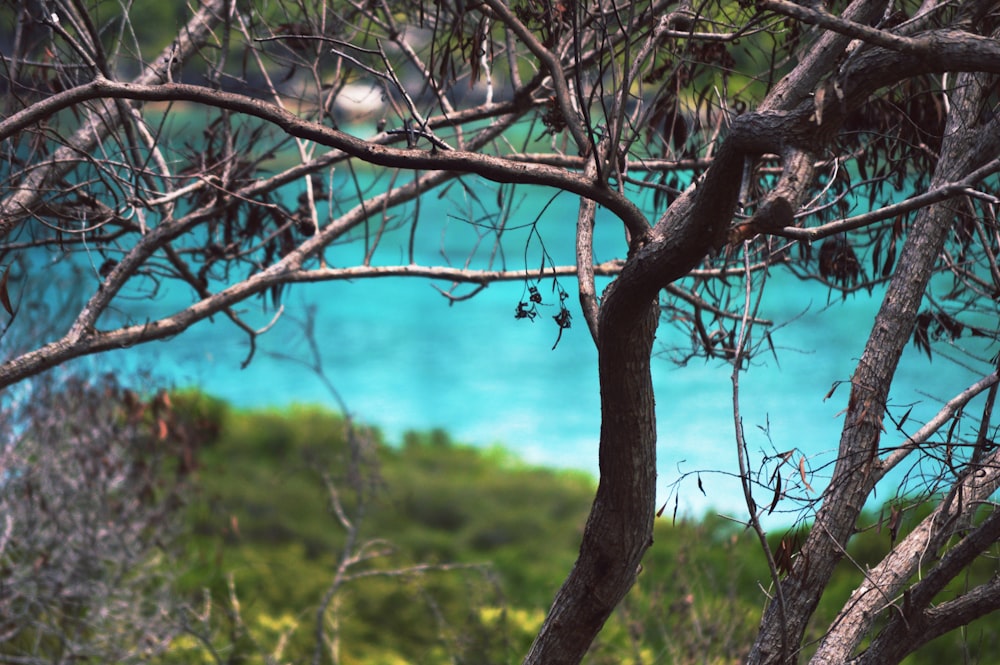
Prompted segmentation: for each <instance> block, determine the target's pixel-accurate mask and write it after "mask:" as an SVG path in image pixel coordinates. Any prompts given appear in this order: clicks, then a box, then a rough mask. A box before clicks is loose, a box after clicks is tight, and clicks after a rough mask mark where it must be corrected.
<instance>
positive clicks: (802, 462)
mask: <svg viewBox="0 0 1000 665" xmlns="http://www.w3.org/2000/svg"><path fill="white" fill-rule="evenodd" d="M799 477H800V478H802V484H803V485H805V486H806V489H807V490H809V491H810V492H812V491H813V488H812V485H810V484H809V481H808V480H806V456H805V455H803V456H802V457H800V458H799Z"/></svg>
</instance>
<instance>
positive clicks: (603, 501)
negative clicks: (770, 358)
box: [524, 271, 659, 665]
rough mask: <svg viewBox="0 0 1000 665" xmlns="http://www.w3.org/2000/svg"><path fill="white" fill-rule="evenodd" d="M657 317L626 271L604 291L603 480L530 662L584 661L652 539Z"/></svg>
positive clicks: (650, 297)
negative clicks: (653, 371)
mask: <svg viewBox="0 0 1000 665" xmlns="http://www.w3.org/2000/svg"><path fill="white" fill-rule="evenodd" d="M632 272H635V271H632ZM628 282H629V280H628V278H627V277H626V278H625V283H626V284H627V283H628ZM658 319H659V307H658V306H657V302H656V299H655V294H654V293H648V292H647V293H646V294H645V295H644V296H641V297H639V298H636V293H635V291H633V290H631V289H629V288H628V287H627V286H623V283H622V278H619V281H617V282H616V283H615V284H613V285H612V286H611V287H609V289H608V291H607V292H606V293H605V298H604V303H603V306H602V308H601V313H600V325H599V335H598V344H597V347H598V358H599V360H598V362H599V368H600V383H601V442H600V471H601V480H600V484H599V486H598V488H597V496H596V498H595V499H594V504H593V507H592V509H591V513H590V517H589V519H588V520H587V526H586V529H585V530H584V534H583V542H582V544H581V545H580V556H579V559H578V560H577V562H576V565H575V566H574V567H573V570H572V571H571V572H570V574H569V577H567V579H566V582H565V583H563V586H562V588H561V589H560V590H559V592H558V593H557V594H556V597H555V600H554V601H553V604H552V608H551V610H550V611H549V614H548V616H547V617H546V619H545V623H544V624H543V626H542V629H541V631H540V632H539V634H538V636H537V637H536V638H535V642H534V644H532V647H531V650H530V651H529V652H528V655H527V657H526V658H525V660H524V662H525V663H526V665H527V664H532V665H541V664H544V665H569V664H575V663H579V662H580V660H581V659H582V658H583V656H584V655H585V654H586V652H587V649H588V648H589V647H590V644H591V643H592V642H593V640H594V638H595V637H596V636H597V633H598V632H599V631H600V629H601V627H602V626H603V625H604V622H605V621H606V620H607V618H608V616H610V614H611V612H612V611H613V610H614V608H615V607H616V606H617V605H618V603H619V602H620V601H621V599H622V598H623V597H624V596H625V594H626V593H627V592H628V590H629V589H630V588H631V587H632V585H633V584H634V583H635V578H636V575H637V573H638V571H639V563H640V561H641V560H642V556H643V554H644V553H645V552H646V550H647V549H648V548H649V546H650V545H651V544H652V542H653V518H654V510H655V502H656V413H655V409H654V402H653V383H652V376H651V374H650V357H651V353H652V348H653V338H654V336H655V334H656V325H657V321H658Z"/></svg>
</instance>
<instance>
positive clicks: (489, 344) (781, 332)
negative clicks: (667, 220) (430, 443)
mask: <svg viewBox="0 0 1000 665" xmlns="http://www.w3.org/2000/svg"><path fill="white" fill-rule="evenodd" d="M484 195H486V196H489V195H490V194H489V193H488V191H487V193H486V194H484ZM550 198H551V193H548V192H542V193H537V192H536V193H534V194H531V195H529V196H528V197H527V198H524V199H519V200H518V201H519V203H518V204H517V208H516V211H515V212H514V213H513V215H512V217H511V219H512V220H515V221H516V222H517V223H519V224H530V223H531V222H532V221H533V220H534V219H535V218H536V217H538V216H539V214H540V212H541V210H542V208H543V207H545V206H546V204H548V203H550ZM467 203H468V200H467V197H465V196H463V195H462V194H461V192H458V193H457V194H456V193H455V191H450V192H449V194H448V195H446V196H444V197H441V198H434V197H429V198H428V199H426V200H425V201H424V202H422V204H421V206H422V207H421V210H420V220H421V222H420V223H421V229H422V230H423V231H425V232H426V233H425V234H424V235H423V236H422V238H423V239H422V242H423V244H422V245H420V246H418V247H417V251H418V254H417V257H416V258H417V262H418V263H422V264H437V265H440V264H441V263H442V261H443V259H442V255H441V252H440V250H441V237H442V235H441V232H440V223H439V222H440V220H442V219H449V220H450V221H449V226H450V229H449V233H448V234H447V235H445V236H444V237H446V238H448V239H449V243H450V244H451V245H454V246H452V247H451V249H452V250H453V251H450V252H449V258H450V260H451V261H453V262H457V263H461V261H462V260H463V259H464V255H463V254H462V253H461V252H460V251H458V249H457V246H458V245H462V244H465V243H466V242H467V241H468V239H469V238H471V237H472V235H473V234H472V233H471V229H470V228H469V227H468V226H467V225H465V224H464V222H462V221H461V220H462V217H463V215H464V210H463V209H462V206H463V205H466V204H467ZM575 214H576V204H575V203H574V201H573V199H572V198H571V197H569V196H562V197H557V198H556V199H555V200H554V201H552V202H551V205H549V206H548V208H547V209H546V211H545V214H544V215H542V216H541V217H540V222H539V226H538V229H539V231H540V235H541V238H542V240H543V241H544V242H545V248H546V250H547V251H548V252H549V253H550V254H551V255H552V258H553V259H554V260H555V261H556V262H557V263H563V264H565V263H570V262H572V256H573V246H572V234H573V225H574V223H575ZM511 223H512V224H513V223H514V222H513V221H512V222H511ZM619 229H620V227H619V225H618V224H617V223H616V222H615V221H614V220H613V219H612V218H610V217H607V216H602V217H599V223H598V250H597V253H598V257H597V258H598V260H605V259H608V258H612V257H613V256H615V255H620V252H621V249H622V245H623V242H622V240H621V237H620V230H619ZM528 230H529V229H522V230H521V231H519V232H518V233H515V234H513V235H512V237H511V238H510V239H509V240H507V241H505V244H504V248H505V250H506V252H507V254H506V255H505V258H506V265H507V266H508V267H509V268H514V269H519V268H524V267H525V265H527V266H528V267H530V268H537V266H538V265H539V262H540V253H539V252H540V244H539V241H538V236H534V235H529V234H528ZM463 234H464V240H463V239H462V238H463ZM456 236H457V237H458V239H455V238H456ZM406 242H407V237H406V234H405V233H397V234H395V235H391V236H390V237H389V238H388V239H387V240H386V241H384V246H383V248H382V252H381V253H380V254H379V255H377V256H381V257H385V258H384V260H383V261H384V262H387V263H388V262H394V261H399V260H400V258H399V257H400V256H404V255H405V246H406ZM526 243H527V245H528V248H529V249H528V251H527V253H526V252H525V244H526ZM361 253H362V250H361V249H359V248H358V247H357V246H353V245H343V246H339V247H334V248H332V249H330V250H329V251H328V252H327V254H326V258H327V261H328V262H329V264H330V265H333V266H344V265H352V264H355V263H356V262H357V261H358V260H359V257H360V255H361ZM526 256H527V258H526ZM376 262H379V259H378V258H377V259H376ZM561 284H562V285H563V287H564V288H565V289H566V290H567V291H570V292H571V293H573V294H574V295H573V297H571V298H569V299H568V301H567V303H568V305H569V306H570V308H571V311H572V314H573V326H572V328H570V329H568V330H566V331H565V332H564V333H563V335H562V339H561V341H560V342H559V344H558V346H556V348H555V349H553V348H552V346H553V343H554V342H555V340H556V336H557V333H558V328H557V326H556V325H555V323H554V322H553V320H552V318H551V315H554V314H555V313H556V312H557V311H558V309H557V307H556V306H555V305H554V304H552V303H555V302H557V299H556V297H555V296H554V294H553V293H552V292H551V281H550V280H546V281H543V282H542V283H541V284H540V293H541V294H542V295H543V296H544V298H545V301H546V303H547V304H546V305H545V306H543V307H542V311H543V315H542V316H540V317H539V318H538V319H537V320H535V321H528V320H515V319H514V316H513V315H514V311H515V307H516V306H517V303H518V302H519V301H521V300H522V299H525V298H526V295H525V291H524V289H525V287H524V285H523V284H520V283H507V284H494V285H492V286H490V287H489V288H487V289H485V290H484V291H483V292H482V293H479V294H478V295H477V296H476V297H474V298H472V299H471V300H468V301H464V302H459V303H455V304H453V305H450V304H449V302H448V300H447V299H445V298H444V297H442V296H441V295H440V294H439V293H438V292H437V291H436V290H435V289H434V288H433V287H432V286H431V284H430V283H428V282H427V281H425V280H420V279H398V278H397V279H372V280H368V281H359V282H356V283H344V282H338V283H327V284H319V285H307V286H296V287H294V288H293V289H291V290H290V291H289V292H287V293H286V294H285V296H284V300H283V302H284V305H285V308H284V312H283V315H282V316H281V317H280V318H279V319H278V320H277V322H276V323H275V324H274V326H273V327H272V328H271V329H270V331H269V332H268V333H267V334H266V335H264V336H263V337H262V338H261V339H260V343H259V348H258V351H257V353H256V355H255V356H254V358H253V361H252V363H251V364H250V365H249V367H247V368H246V369H241V368H240V365H241V363H242V361H243V359H244V358H245V357H246V354H247V348H248V347H247V343H246V339H245V336H244V335H243V334H242V333H241V332H240V331H239V330H238V329H236V327H235V326H233V325H232V324H231V323H229V322H228V321H227V320H226V319H225V318H224V317H217V318H216V320H215V321H214V322H207V323H203V324H200V325H198V326H196V327H194V328H193V329H192V330H190V331H188V332H186V333H184V334H183V335H180V336H178V337H176V338H174V339H171V340H169V341H166V342H157V343H153V344H148V345H145V346H143V347H141V348H136V349H128V350H124V351H120V352H115V353H114V354H110V355H108V356H106V360H104V361H102V363H108V364H110V365H111V366H113V367H116V368H121V367H152V368H153V369H154V371H155V373H156V374H157V375H158V376H161V377H163V378H164V379H165V380H167V381H168V382H170V383H172V384H174V385H175V386H199V387H201V388H202V389H204V390H205V391H207V392H209V393H211V394H213V395H216V396H218V397H221V398H224V399H226V400H229V401H230V402H232V403H233V404H234V405H237V406H239V407H265V406H268V407H270V406H275V407H282V406H286V405H290V404H294V403H318V404H324V405H329V406H331V407H334V408H335V407H336V401H335V400H334V399H333V396H332V395H331V394H330V392H329V391H328V390H327V388H326V387H324V384H323V382H322V381H321V380H320V377H319V376H317V374H316V373H315V372H313V371H311V370H309V369H307V368H305V367H303V366H300V365H297V364H295V363H292V362H289V361H288V360H287V359H284V358H279V357H275V355H273V354H274V353H280V354H284V355H294V356H296V357H300V358H302V359H304V360H309V359H310V357H309V354H308V350H307V348H306V346H305V345H304V344H303V343H302V337H303V335H302V327H301V323H300V322H301V319H302V318H303V317H304V316H305V314H306V311H307V309H308V307H309V305H310V304H314V305H315V306H316V312H317V322H316V328H315V329H316V338H317V341H318V343H319V347H320V349H321V354H322V361H323V372H324V373H325V376H326V378H328V379H329V380H330V381H331V382H332V383H333V384H334V385H335V387H336V389H337V391H339V393H340V395H341V396H342V397H343V399H344V401H345V402H346V405H347V407H348V408H349V409H350V410H351V412H353V414H354V415H355V416H357V417H358V418H360V419H362V420H364V421H367V422H369V423H373V424H376V425H377V426H379V427H380V428H381V429H382V430H383V431H384V432H385V434H386V436H387V438H388V440H389V441H398V440H399V438H400V435H401V433H402V432H404V431H405V430H407V429H427V428H432V427H441V428H444V429H446V430H447V431H448V432H450V433H451V434H452V435H453V437H454V438H456V439H457V440H459V441H462V442H468V443H473V444H476V445H483V446H486V445H491V444H501V445H503V446H505V447H507V448H509V449H510V450H512V451H514V452H516V453H517V454H518V455H519V456H520V457H521V458H523V459H524V460H526V461H528V462H531V463H539V464H546V465H553V466H558V467H569V468H577V469H582V470H586V471H588V472H591V473H593V474H594V475H595V476H596V474H597V439H598V433H599V428H600V413H599V410H600V409H599V396H598V377H597V370H596V352H595V349H594V345H593V342H592V341H591V339H590V336H589V333H588V331H587V329H586V326H585V325H584V322H583V319H582V315H581V314H580V312H579V308H578V305H577V303H576V297H575V283H574V281H573V279H564V280H562V282H561ZM439 286H442V287H446V286H447V285H445V284H440V285H439ZM600 288H601V286H599V289H600ZM185 297H187V291H186V289H183V288H176V289H173V290H172V291H170V292H167V293H166V294H165V295H164V296H162V297H160V298H159V299H158V300H153V301H148V302H138V303H134V305H133V306H134V310H132V311H131V315H132V316H133V317H135V318H134V319H133V320H136V319H138V320H142V319H143V318H145V317H146V316H147V315H149V316H152V315H156V316H163V315H165V314H168V313H171V312H173V311H176V310H177V309H179V308H180V307H181V306H182V305H183V304H184V302H185V301H184V298H185ZM828 297H829V294H828V293H827V291H826V290H825V289H824V288H820V287H818V286H815V285H804V284H802V283H800V282H795V281H792V280H791V279H790V278H788V277H787V276H785V277H781V276H776V277H775V278H774V281H773V283H771V284H770V285H769V289H768V292H767V295H766V298H765V300H764V303H763V305H762V307H761V309H760V311H759V316H761V317H764V318H768V319H773V320H774V321H775V322H778V323H785V322H787V325H786V326H785V327H782V328H780V329H778V330H776V331H775V332H774V333H773V336H772V339H773V342H774V345H775V347H776V349H775V354H774V355H772V353H771V351H770V350H765V352H763V353H760V354H758V356H757V357H756V359H755V361H754V364H753V367H752V368H751V369H750V371H749V372H746V373H744V374H743V375H741V391H740V401H741V415H742V422H743V424H744V427H745V430H746V434H747V439H748V448H749V451H750V453H751V456H752V458H753V459H752V466H753V467H754V468H755V469H756V468H758V467H759V465H760V459H761V456H762V455H764V454H773V453H775V452H776V451H787V450H791V449H795V450H797V451H798V452H797V453H796V454H795V455H794V456H793V457H792V462H793V464H792V465H789V466H787V467H785V469H784V474H785V475H797V467H798V460H799V458H800V457H801V456H803V455H804V456H805V457H806V459H807V468H808V469H816V470H817V471H818V470H819V468H820V467H821V466H822V465H823V464H824V463H827V462H829V461H830V459H832V457H833V455H834V451H835V449H836V445H837V441H838V439H839V433H840V425H841V419H840V416H839V412H840V411H841V410H842V409H843V408H844V407H845V405H846V400H847V395H848V392H849V390H848V386H846V385H844V386H841V387H840V389H839V390H838V391H837V392H836V393H835V394H834V395H833V397H832V398H830V399H824V398H825V396H826V395H827V393H828V392H829V391H830V389H831V387H832V386H833V385H834V383H835V382H838V381H847V380H848V379H849V378H850V373H851V371H852V369H853V366H854V362H855V361H856V359H857V357H858V356H859V355H860V353H861V350H862V347H863V344H864V341H865V338H866V336H867V333H868V331H869V329H870V326H871V323H872V320H873V318H874V313H875V309H874V308H875V306H876V303H875V301H872V300H869V299H868V298H867V297H866V296H864V295H859V296H852V297H848V298H847V299H846V300H845V301H841V300H840V298H839V297H835V300H834V301H833V302H832V303H828ZM243 309H245V310H247V311H248V318H249V319H250V320H252V321H254V322H255V324H256V325H261V326H263V325H265V324H266V323H267V322H268V321H269V319H270V318H271V317H272V316H273V313H274V309H273V307H271V306H269V307H268V308H267V311H263V312H259V311H258V312H255V311H254V310H257V309H260V307H259V303H257V302H256V301H255V303H254V304H251V305H248V306H247V307H245V308H243ZM672 334H674V335H676V331H673V330H672V329H671V328H670V327H669V324H667V323H664V324H663V325H661V329H660V339H661V340H666V341H667V342H668V345H669V342H670V336H671V335H672ZM673 341H675V342H676V341H677V340H676V339H674V340H673ZM976 378H978V377H976V376H974V374H973V373H972V372H970V371H968V370H963V369H961V368H959V367H957V366H956V365H953V364H951V363H947V362H944V361H942V360H936V361H935V362H933V363H930V362H929V361H927V360H926V358H922V357H920V356H919V355H918V354H917V353H916V352H915V350H914V349H912V347H911V349H910V351H908V354H907V357H906V358H905V362H904V365H903V368H902V370H901V381H900V383H899V388H898V389H897V390H896V392H895V393H894V398H893V401H894V404H910V403H916V404H917V407H916V408H915V409H914V411H913V413H912V414H911V419H913V421H916V420H918V419H920V418H926V417H928V416H929V415H930V414H932V413H933V412H935V411H936V410H937V409H938V408H939V403H938V402H937V401H936V400H935V399H934V398H945V399H946V398H948V397H950V396H951V394H953V393H954V392H955V391H957V390H959V389H961V388H962V387H964V386H965V385H967V384H968V383H971V382H972V381H974V380H975V379H976ZM654 384H655V389H656V400H657V428H658V431H659V444H658V457H659V462H658V467H659V468H658V472H659V477H660V494H661V497H662V501H664V502H667V503H668V514H669V513H670V512H671V511H672V510H673V507H674V496H675V494H674V493H676V496H677V497H678V498H679V501H678V506H679V509H680V511H681V513H693V514H700V513H702V512H703V511H705V510H706V509H709V508H713V509H718V510H721V511H724V512H728V513H733V514H738V513H739V512H740V511H741V509H743V510H745V508H743V498H742V495H741V493H740V491H739V489H738V485H737V484H736V483H735V482H734V481H733V480H732V477H731V475H727V474H733V473H735V471H736V468H737V467H736V444H735V441H734V419H733V400H732V396H733V386H732V382H731V367H729V366H727V365H725V364H723V363H721V362H720V361H712V362H707V363H706V362H704V361H700V360H694V361H691V362H690V363H688V364H687V365H686V366H683V367H677V366H675V365H674V364H673V363H671V362H669V361H668V360H665V359H660V360H655V361H654ZM904 408H908V407H904ZM892 437H895V438H896V439H900V440H902V437H901V435H900V434H898V433H897V432H895V431H892V430H891V427H890V431H889V432H888V433H887V434H886V438H885V439H883V445H888V443H889V442H890V441H891V440H892ZM770 468H771V467H769V469H770ZM695 471H702V473H701V482H702V485H703V487H704V490H705V494H706V495H707V496H703V495H702V493H701V492H700V491H699V490H698V487H697V481H696V478H695V477H693V476H692V477H689V478H688V479H687V480H685V481H684V482H683V483H682V484H681V485H680V486H679V487H675V486H674V485H673V484H674V483H675V482H676V481H677V480H678V479H679V477H680V475H681V474H683V473H687V472H695ZM712 471H716V472H722V473H712ZM769 474H770V470H768V471H767V472H766V473H765V474H764V475H765V478H766V477H767V476H768V475H769ZM810 480H811V482H812V483H813V484H814V485H815V486H817V487H818V486H822V484H823V480H822V474H821V473H817V475H816V476H810ZM757 492H758V495H757V497H756V500H757V503H758V504H764V505H766V504H767V503H768V502H769V501H770V495H769V494H768V492H767V491H766V490H763V489H758V490H757Z"/></svg>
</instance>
